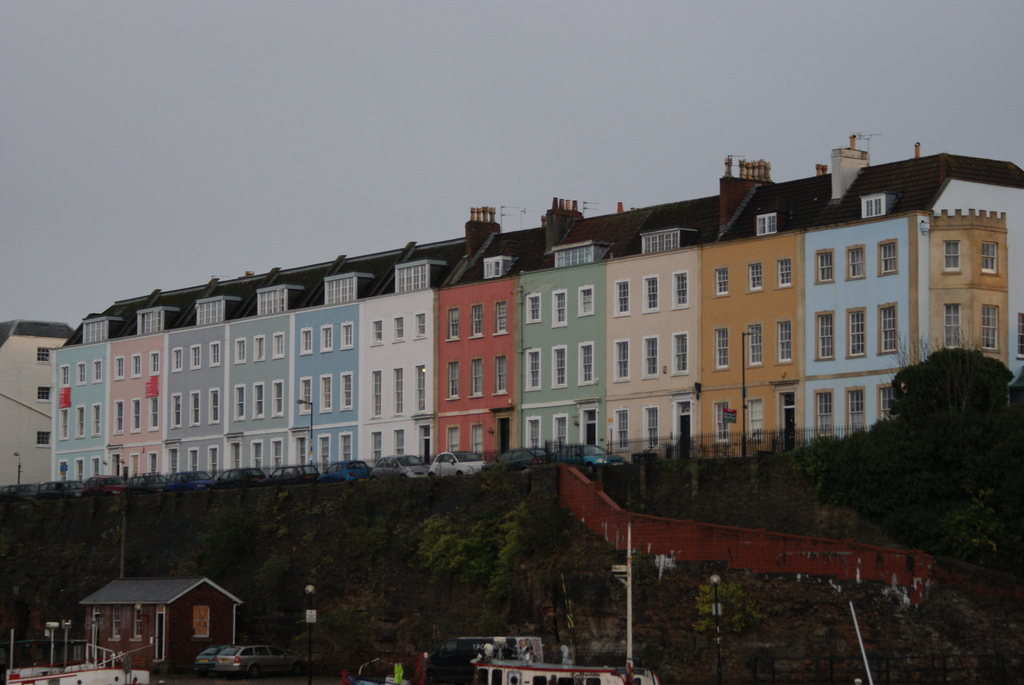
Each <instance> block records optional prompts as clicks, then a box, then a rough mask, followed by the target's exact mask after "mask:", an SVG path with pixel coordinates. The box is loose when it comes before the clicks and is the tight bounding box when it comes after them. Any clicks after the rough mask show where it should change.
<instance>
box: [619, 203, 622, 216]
mask: <svg viewBox="0 0 1024 685" xmlns="http://www.w3.org/2000/svg"><path fill="white" fill-rule="evenodd" d="M619 214H622V203H621V202H620V203H619Z"/></svg>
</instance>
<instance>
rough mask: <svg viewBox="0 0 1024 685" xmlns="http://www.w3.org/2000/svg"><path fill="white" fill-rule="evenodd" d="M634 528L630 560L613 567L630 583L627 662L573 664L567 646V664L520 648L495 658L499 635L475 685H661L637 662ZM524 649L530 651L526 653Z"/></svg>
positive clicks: (628, 539) (629, 543) (628, 541)
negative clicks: (513, 655) (539, 658)
mask: <svg viewBox="0 0 1024 685" xmlns="http://www.w3.org/2000/svg"><path fill="white" fill-rule="evenodd" d="M632 549H633V531H632V527H631V526H629V527H627V537H626V555H627V556H626V563H625V564H622V565H616V566H614V567H612V573H613V574H614V575H615V576H616V577H618V578H619V579H620V580H622V581H623V584H625V586H626V665H625V666H578V665H575V664H573V663H571V659H569V657H568V648H566V647H563V648H562V651H563V663H561V664H546V663H542V662H535V661H533V659H532V658H531V652H530V650H523V649H521V648H520V649H519V650H518V654H519V657H518V658H516V659H503V658H495V653H498V654H501V651H500V650H499V649H497V648H498V647H500V646H502V643H503V642H504V640H503V639H502V638H495V642H494V644H493V645H490V644H489V645H487V646H485V647H484V654H483V657H482V658H481V659H480V660H479V661H477V662H476V677H475V678H474V681H473V683H474V685H661V681H660V680H659V679H658V676H657V674H655V673H654V671H652V670H650V669H647V668H641V667H639V666H636V665H634V662H633V560H632ZM524 651H525V652H526V653H525V654H524Z"/></svg>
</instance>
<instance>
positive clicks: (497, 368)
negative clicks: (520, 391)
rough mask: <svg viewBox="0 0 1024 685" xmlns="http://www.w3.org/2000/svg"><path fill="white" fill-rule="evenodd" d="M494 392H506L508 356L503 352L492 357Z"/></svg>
mask: <svg viewBox="0 0 1024 685" xmlns="http://www.w3.org/2000/svg"><path fill="white" fill-rule="evenodd" d="M494 394H495V395H507V394H508V357H507V356H505V355H503V354H499V355H497V356H495V357H494Z"/></svg>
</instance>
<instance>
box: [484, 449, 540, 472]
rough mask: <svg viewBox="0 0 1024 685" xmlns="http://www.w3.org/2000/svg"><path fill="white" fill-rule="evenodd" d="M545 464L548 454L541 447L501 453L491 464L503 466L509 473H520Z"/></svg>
mask: <svg viewBox="0 0 1024 685" xmlns="http://www.w3.org/2000/svg"><path fill="white" fill-rule="evenodd" d="M547 462H548V453H547V452H546V451H545V450H544V449H543V448H542V447H517V448H515V449H511V450H508V451H507V452H502V453H501V454H499V455H498V458H497V459H495V460H494V462H493V463H494V464H496V465H497V464H501V465H504V466H505V468H507V469H509V470H510V471H522V470H523V469H528V468H530V467H531V466H538V465H540V464H546V463H547Z"/></svg>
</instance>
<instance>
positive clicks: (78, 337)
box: [65, 238, 465, 345]
mask: <svg viewBox="0 0 1024 685" xmlns="http://www.w3.org/2000/svg"><path fill="white" fill-rule="evenodd" d="M464 252H465V239H464V238H459V239H457V240H446V241H443V242H437V243H429V244H426V245H418V244H417V243H414V242H412V243H409V244H407V245H406V246H405V247H404V248H402V249H399V250H391V251H388V252H379V253H377V254H371V255H365V256H360V257H351V258H349V257H345V256H340V257H338V258H337V259H335V260H334V261H333V262H323V263H320V264H313V265H309V266H302V267H296V268H291V269H281V268H274V269H271V270H270V271H268V272H266V273H263V274H253V275H251V276H243V277H241V278H236V279H232V280H229V281H220V280H218V279H216V278H215V279H213V280H211V281H210V282H209V283H205V284H203V285H198V286H192V287H188V288H182V289H180V290H169V291H161V290H154V291H153V292H151V293H149V294H148V295H144V296H140V297H135V298H131V299H127V300H120V301H118V302H115V303H114V304H113V305H111V306H110V307H108V308H107V309H105V310H104V311H102V312H100V313H98V314H90V315H89V316H88V317H86V318H87V319H94V318H97V317H116V318H119V319H120V320H121V321H120V323H116V324H111V326H110V331H109V337H110V338H121V337H126V336H130V335H135V334H136V332H137V331H136V329H137V326H138V322H137V314H138V312H139V311H140V310H143V309H152V308H156V307H172V308H175V309H177V310H178V311H177V312H175V313H174V314H169V315H168V316H167V318H166V320H165V322H164V330H173V329H175V328H183V327H186V326H193V325H195V321H196V312H195V304H196V301H197V300H202V299H206V298H212V297H231V298H237V299H238V303H237V304H233V305H231V306H229V307H227V309H226V311H225V318H226V319H227V320H237V319H241V318H245V317H249V316H254V315H255V314H256V311H257V307H258V297H257V291H258V290H260V289H261V288H267V287H272V286H280V285H291V286H297V287H298V289H297V292H295V293H294V294H293V295H292V296H291V297H289V302H288V309H289V310H290V311H295V310H297V309H304V308H306V307H315V306H318V305H321V304H323V301H324V297H323V293H324V285H323V283H324V278H326V277H328V276H333V275H337V274H343V273H350V272H359V273H369V274H372V278H371V279H370V282H369V283H363V284H361V286H360V292H359V297H360V298H364V297H371V296H373V295H381V294H386V293H390V292H394V272H395V269H394V267H395V265H396V264H399V263H402V262H411V261H418V260H421V259H429V260H435V261H440V262H444V264H445V266H444V267H443V268H439V269H437V270H436V272H435V273H434V274H433V276H434V281H433V282H432V283H431V286H437V285H438V284H439V283H440V282H441V280H442V279H443V278H444V277H445V276H446V275H447V274H448V273H449V272H450V271H451V269H452V268H454V266H455V265H456V264H457V263H458V262H459V260H460V259H461V257H462V255H463V253H464ZM83 323H84V322H83ZM69 330H70V329H69ZM82 332H83V325H79V326H78V328H77V329H75V330H74V331H73V332H72V333H69V334H68V335H67V336H65V337H68V338H69V339H68V341H67V343H66V344H67V345H76V344H81V342H82Z"/></svg>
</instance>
